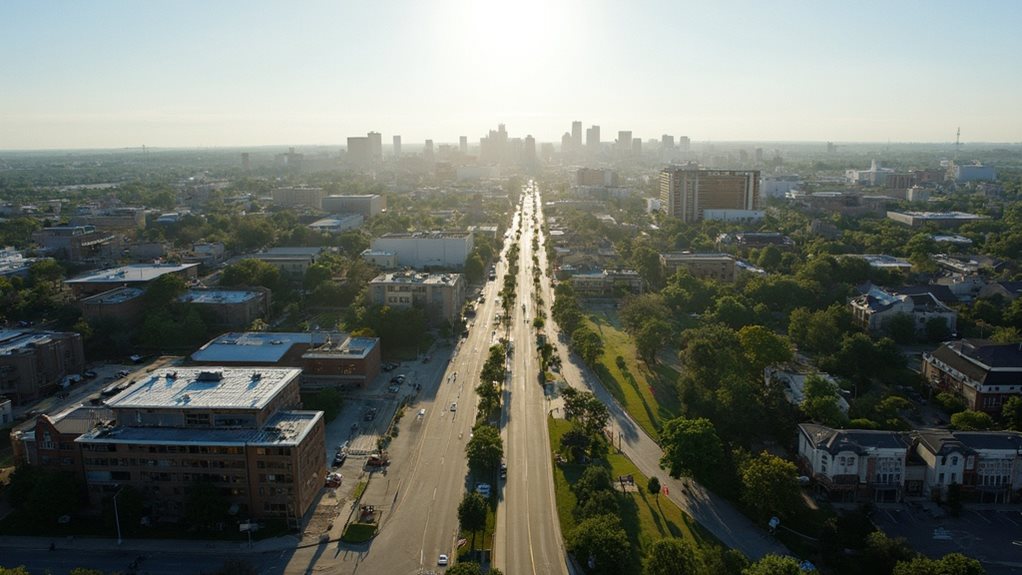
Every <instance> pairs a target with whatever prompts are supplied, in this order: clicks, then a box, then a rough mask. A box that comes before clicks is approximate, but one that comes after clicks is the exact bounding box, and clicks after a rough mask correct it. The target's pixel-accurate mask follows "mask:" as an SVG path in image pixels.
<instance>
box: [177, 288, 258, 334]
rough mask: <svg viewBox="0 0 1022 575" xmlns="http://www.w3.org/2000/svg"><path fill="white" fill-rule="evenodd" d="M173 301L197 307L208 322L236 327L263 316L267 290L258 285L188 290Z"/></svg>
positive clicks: (241, 326)
mask: <svg viewBox="0 0 1022 575" xmlns="http://www.w3.org/2000/svg"><path fill="white" fill-rule="evenodd" d="M177 301H178V303H180V304H183V305H186V306H193V307H195V308H196V309H198V310H199V313H200V314H201V315H202V318H203V319H204V320H206V323H207V324H208V325H213V326H215V327H221V328H226V329H239V328H247V327H248V326H250V325H252V322H253V321H255V320H256V319H258V318H263V317H266V314H267V311H268V310H269V307H270V290H268V289H266V288H260V287H256V288H250V289H243V290H230V289H190V290H188V291H186V292H185V293H183V294H181V295H180V296H178V298H177Z"/></svg>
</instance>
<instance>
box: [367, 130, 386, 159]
mask: <svg viewBox="0 0 1022 575" xmlns="http://www.w3.org/2000/svg"><path fill="white" fill-rule="evenodd" d="M366 138H367V139H368V140H369V159H370V160H372V161H374V162H379V161H382V160H383V136H381V135H380V133H379V132H369V133H368V134H366Z"/></svg>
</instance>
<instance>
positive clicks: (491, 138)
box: [479, 124, 507, 164]
mask: <svg viewBox="0 0 1022 575" xmlns="http://www.w3.org/2000/svg"><path fill="white" fill-rule="evenodd" d="M506 153H507V129H505V128H504V124H499V125H498V126H497V129H496V130H490V133H489V134H487V135H486V136H485V137H483V138H480V139H479V161H480V162H482V163H484V164H500V163H501V162H503V161H504V158H505V156H506Z"/></svg>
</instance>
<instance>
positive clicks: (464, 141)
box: [458, 136, 468, 156]
mask: <svg viewBox="0 0 1022 575" xmlns="http://www.w3.org/2000/svg"><path fill="white" fill-rule="evenodd" d="M458 151H460V152H461V154H462V155H466V156H467V155H468V136H458Z"/></svg>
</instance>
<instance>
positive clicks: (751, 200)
mask: <svg viewBox="0 0 1022 575" xmlns="http://www.w3.org/2000/svg"><path fill="white" fill-rule="evenodd" d="M758 206H759V170H701V169H699V168H698V167H696V166H695V165H689V166H679V167H670V168H665V169H663V170H661V171H660V209H661V210H663V211H664V213H666V214H667V215H669V216H674V217H676V218H678V219H680V220H682V221H684V222H689V223H691V222H698V221H702V219H703V215H704V212H705V211H706V210H755V209H756V208H757V207H758Z"/></svg>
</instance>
